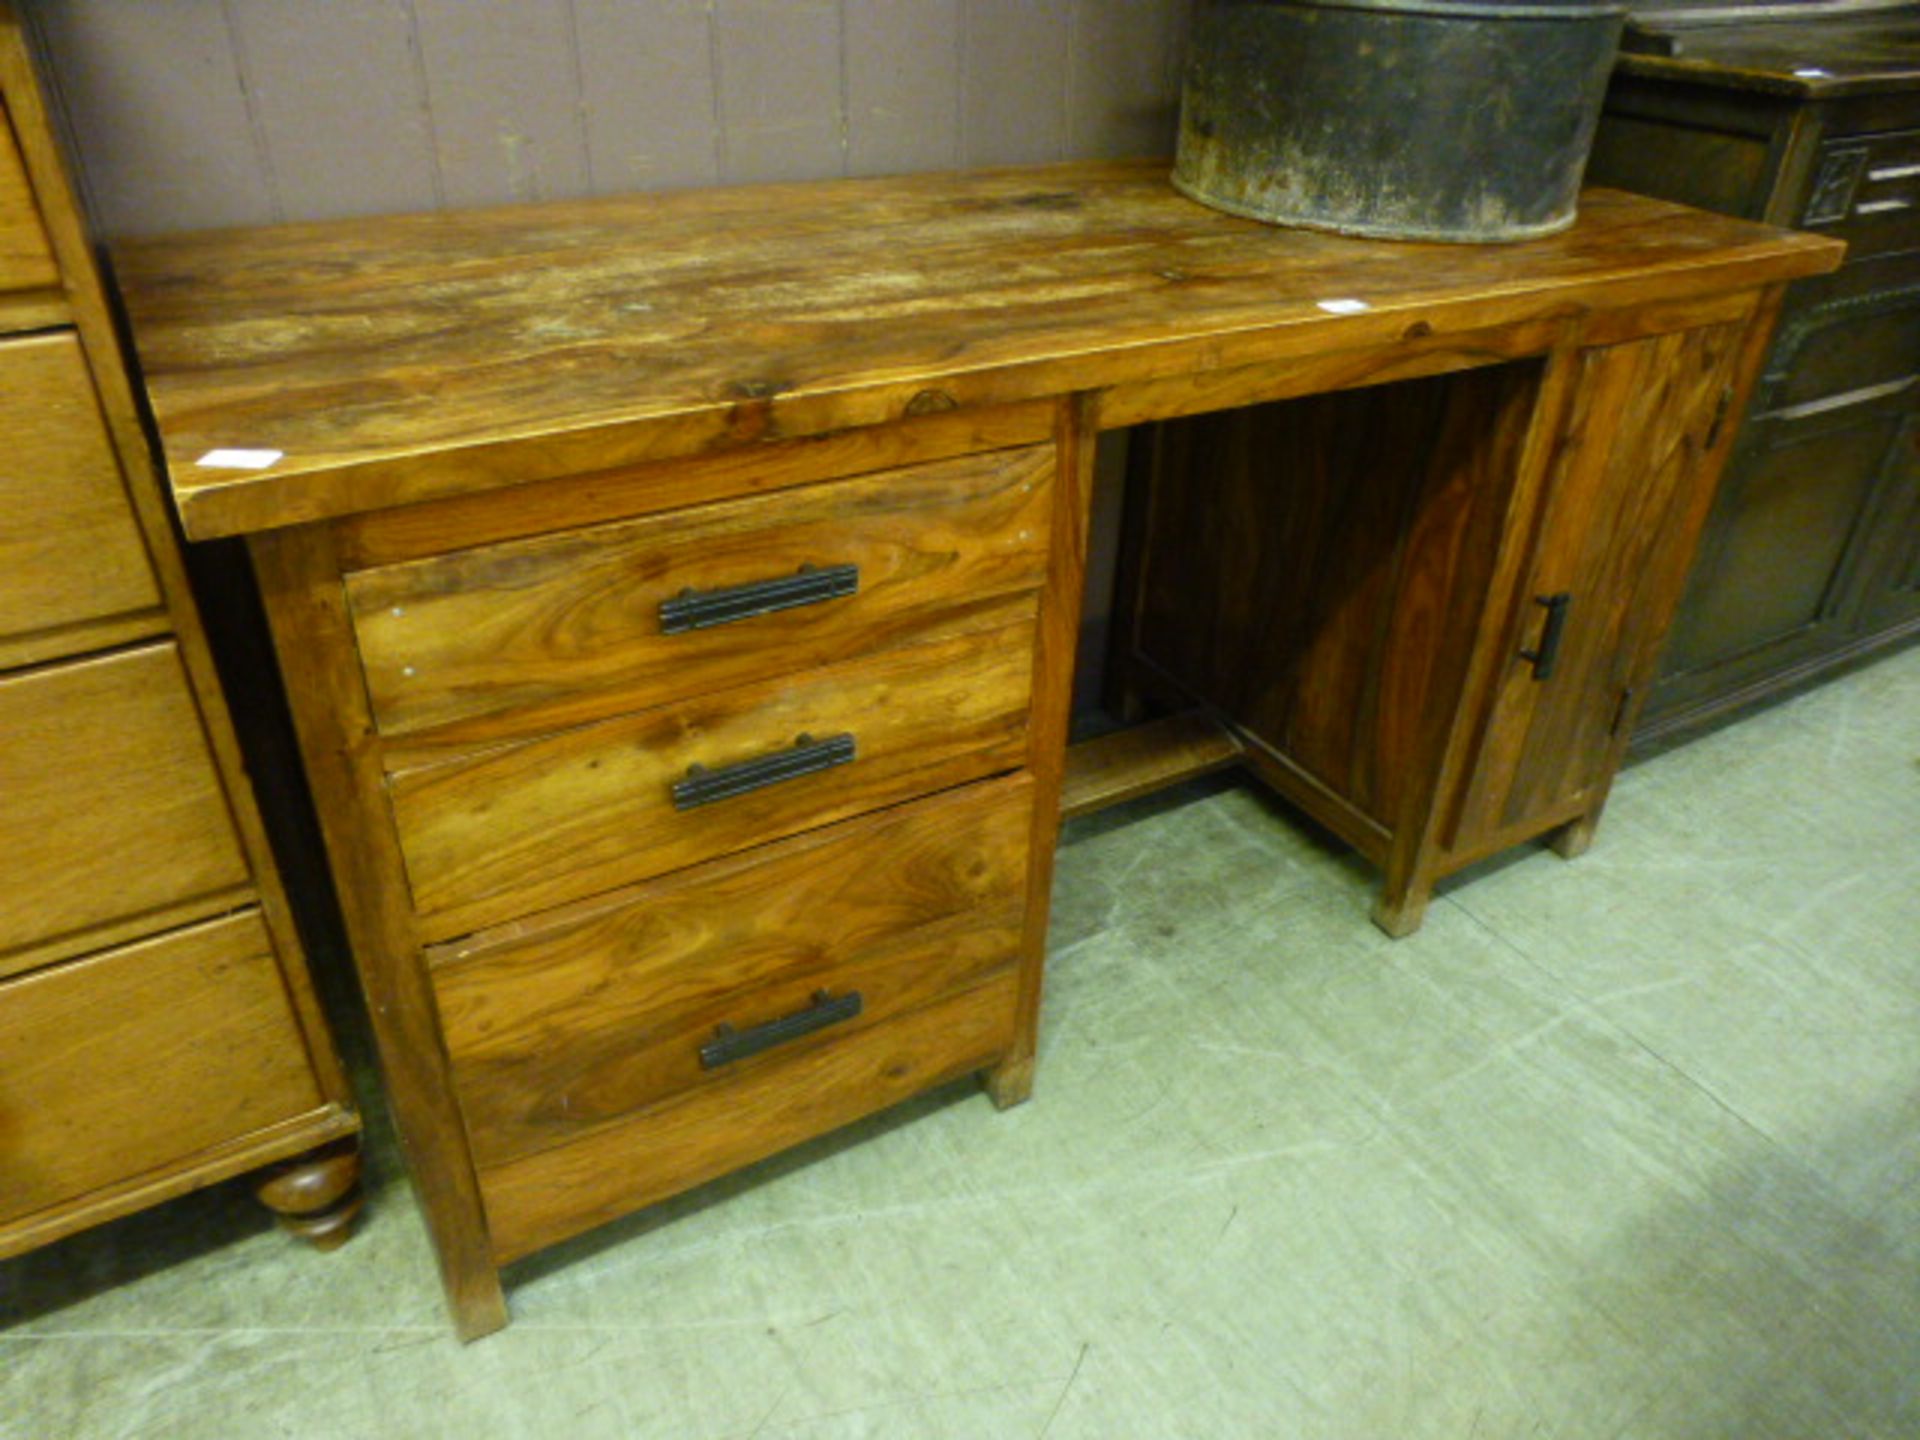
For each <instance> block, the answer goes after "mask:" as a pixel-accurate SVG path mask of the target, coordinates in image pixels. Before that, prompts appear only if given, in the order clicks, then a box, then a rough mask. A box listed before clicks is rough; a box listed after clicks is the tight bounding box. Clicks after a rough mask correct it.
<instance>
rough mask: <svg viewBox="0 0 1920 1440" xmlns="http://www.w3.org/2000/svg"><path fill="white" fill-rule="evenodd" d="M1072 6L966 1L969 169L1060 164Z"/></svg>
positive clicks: (965, 150)
mask: <svg viewBox="0 0 1920 1440" xmlns="http://www.w3.org/2000/svg"><path fill="white" fill-rule="evenodd" d="M1072 22H1073V0H966V10H965V12H964V14H963V17H962V25H963V31H964V33H963V37H962V42H963V50H962V61H961V63H962V65H963V67H964V70H963V74H962V80H961V83H962V85H963V86H964V87H965V90H964V94H963V97H962V101H961V158H962V160H963V161H964V162H965V163H966V164H968V165H1014V164H1022V163H1026V162H1031V161H1044V160H1061V159H1064V158H1066V153H1067V58H1068V53H1069V49H1070V45H1069V40H1070V37H1071V34H1072Z"/></svg>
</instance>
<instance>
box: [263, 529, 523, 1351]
mask: <svg viewBox="0 0 1920 1440" xmlns="http://www.w3.org/2000/svg"><path fill="white" fill-rule="evenodd" d="M249 547H250V550H251V553H252V557H253V568H254V573H255V575H256V576H258V578H259V581H260V596H261V599H262V600H263V601H264V602H265V604H266V610H267V621H268V624H269V625H270V627H271V628H272V631H273V642H274V648H275V650H276V651H277V652H278V654H279V658H280V671H281V678H282V679H283V680H284V682H285V684H286V687H287V699H288V701H289V702H290V704H291V706H292V709H293V721H294V730H295V731H296V733H297V734H298V735H299V739H300V750H301V754H302V757H303V758H304V760H305V762H306V767H307V776H308V779H309V781H310V782H311V785H312V790H313V801H314V808H315V810H316V811H318V813H319V817H320V833H321V838H322V839H323V840H324V841H325V842H326V847H327V857H328V860H329V862H330V864H331V866H332V869H333V878H334V884H335V886H336V888H337V890H338V892H339V895H340V908H341V912H342V916H343V918H344V919H345V921H346V925H347V937H348V939H349V940H350V942H351V943H352V945H353V959H354V965H355V968H356V969H358V970H359V972H360V985H361V988H362V989H363V990H364V991H365V992H366V997H367V1010H368V1014H369V1017H370V1019H371V1020H372V1022H373V1036H374V1040H375V1041H376V1042H377V1043H378V1046H379V1051H380V1066H381V1069H382V1071H383V1072H384V1073H385V1075H386V1081H387V1094H388V1097H389V1099H390V1100H391V1101H392V1105H393V1114H394V1119H395V1120H396V1121H397V1122H398V1123H399V1127H400V1138H401V1140H402V1142H403V1143H404V1144H405V1146H406V1150H407V1158H408V1161H409V1169H410V1170H411V1171H412V1174H413V1181H414V1186H415V1189H416V1191H417V1193H418V1195H419V1197H420V1202H421V1207H422V1208H423V1209H424V1210H425V1211H426V1214H427V1228H428V1230H429V1231H430V1232H431V1233H432V1235H433V1240H434V1246H435V1248H436V1250H437V1251H438V1252H439V1259H440V1278H441V1281H442V1283H443V1284H444V1285H445V1287H446V1294H447V1305H448V1308H449V1309H450V1310H451V1311H452V1312H453V1319H454V1326H455V1328H456V1329H457V1330H458V1332H459V1335H460V1338H461V1339H462V1340H472V1339H476V1338H477V1337H479V1336H481V1335H485V1334H488V1333H490V1332H492V1331H494V1330H498V1329H500V1328H501V1327H502V1326H503V1325H505V1324H506V1323H507V1303H506V1297H505V1294H504V1292H503V1291H502V1290H501V1288H500V1272H499V1270H498V1269H497V1267H496V1266H495V1265H494V1263H493V1252H492V1247H491V1244H490V1242H489V1239H488V1233H487V1220H486V1212H485V1210H484V1209H483V1208H482V1206H481V1201H480V1183H479V1178H478V1176H477V1175H476V1174H475V1171H474V1164H473V1156H472V1155H471V1153H470V1152H469V1151H468V1149H467V1140H466V1125H465V1121H464V1120H463V1119H462V1118H461V1115H460V1111H459V1107H458V1105H457V1104H456V1102H455V1100H454V1094H453V1082H452V1077H451V1075H450V1074H449V1069H448V1062H447V1058H446V1051H445V1048H444V1047H443V1045H442V1044H441V1041H440V1033H439V1028H438V1021H437V1019H436V1011H435V1005H434V998H433V989H432V984H431V982H430V981H429V980H428V978H427V972H426V967H425V966H424V965H423V964H422V963H421V960H420V950H419V945H418V942H417V940H416V937H415V936H414V933H413V922H412V919H411V916H410V913H409V911H408V908H407V901H406V898H405V897H406V894H407V883H406V867H405V863H404V862H403V860H402V858H401V854H400V841H399V838H398V837H397V836H396V835H395V834H394V829H393V820H392V812H391V810H390V809H389V806H388V803H387V792H386V776H385V774H384V773H383V771H382V769H381V765H380V757H379V754H378V751H377V748H376V746H377V742H376V739H375V732H374V724H373V716H372V714H371V712H370V711H369V709H368V703H367V693H366V687H365V684H364V682H363V681H362V679H361V676H360V668H359V662H358V660H357V659H356V657H355V651H354V646H353V622H352V620H351V618H350V617H349V616H348V614H347V604H346V592H345V589H344V587H343V586H342V584H341V580H340V567H339V561H338V558H337V556H336V555H335V552H334V548H333V537H332V535H331V533H330V532H329V531H328V530H327V529H326V527H325V526H324V525H309V526H305V527H302V528H299V529H293V530H273V531H268V532H267V533H265V534H263V535H255V536H253V537H252V538H251V540H250V541H249Z"/></svg>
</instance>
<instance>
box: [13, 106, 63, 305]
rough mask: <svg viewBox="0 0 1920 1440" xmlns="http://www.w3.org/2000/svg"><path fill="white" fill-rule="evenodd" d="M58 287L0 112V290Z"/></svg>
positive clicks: (35, 209) (37, 216)
mask: <svg viewBox="0 0 1920 1440" xmlns="http://www.w3.org/2000/svg"><path fill="white" fill-rule="evenodd" d="M59 284H60V270H59V267H57V266H56V265H55V264H54V262H53V249H52V247H51V246H50V245H48V244H47V232H46V228H45V227H44V226H42V225H41V223H40V208H39V206H38V205H36V204H35V203H34V198H33V188H32V186H31V185H30V184H29V183H28V180H27V172H26V168H25V167H24V166H22V165H21V163H20V151H19V149H18V148H17V146H16V145H15V143H14V137H13V127H12V126H11V125H10V124H9V123H8V117H7V116H6V114H5V113H4V111H0V289H4V290H39V289H51V288H55V287H57V286H58V285H59Z"/></svg>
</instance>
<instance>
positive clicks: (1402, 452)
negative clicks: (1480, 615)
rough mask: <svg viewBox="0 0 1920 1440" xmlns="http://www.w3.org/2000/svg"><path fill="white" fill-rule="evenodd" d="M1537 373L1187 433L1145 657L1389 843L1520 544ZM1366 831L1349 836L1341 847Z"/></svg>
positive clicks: (1139, 618) (1395, 392)
mask: <svg viewBox="0 0 1920 1440" xmlns="http://www.w3.org/2000/svg"><path fill="white" fill-rule="evenodd" d="M1539 379H1540V367H1539V366H1538V365H1537V364H1528V363H1521V364H1510V365H1505V366H1493V367H1488V368H1485V369H1481V370H1473V371H1468V372H1465V373H1463V374H1460V375H1455V376H1451V377H1447V378H1436V379H1426V380H1416V381H1404V382H1401V383H1399V384H1396V385H1391V386H1383V387H1376V388H1371V389H1364V390H1354V391H1345V392H1341V393H1338V394H1334V395H1326V396H1319V397H1314V398H1309V399H1300V400H1292V401H1286V402H1282V403H1280V404H1276V405H1270V406H1261V407H1256V408H1252V409H1245V410H1232V411H1227V412H1224V413H1222V414H1220V415H1215V416H1205V417H1198V418H1195V419H1190V420H1181V421H1177V422H1172V423H1170V424H1168V425H1166V426H1164V427H1163V428H1162V429H1161V430H1160V431H1159V432H1158V433H1157V434H1156V435H1155V436H1154V437H1153V445H1154V450H1153V458H1152V462H1151V470H1152V474H1151V480H1150V486H1151V493H1150V496H1149V497H1148V504H1149V513H1150V515H1151V517H1152V519H1151V521H1150V526H1151V534H1150V538H1149V541H1148V545H1147V549H1146V553H1145V557H1144V561H1143V578H1142V587H1141V591H1140V600H1139V605H1138V611H1137V614H1136V617H1135V619H1134V625H1135V640H1134V653H1135V654H1136V655H1138V656H1139V657H1141V658H1143V659H1145V660H1147V661H1150V662H1151V663H1152V664H1153V665H1155V666H1156V667H1157V668H1158V669H1159V670H1160V672H1161V673H1163V674H1164V675H1166V676H1167V677H1168V678H1170V679H1172V680H1174V681H1175V682H1177V683H1178V684H1179V685H1180V686H1181V688H1182V689H1184V690H1185V691H1186V693H1188V694H1189V695H1191V696H1193V697H1195V698H1196V699H1199V700H1201V701H1203V702H1205V703H1206V704H1208V705H1210V706H1214V707H1216V708H1217V709H1218V710H1219V711H1220V712H1221V713H1223V714H1226V715H1228V716H1230V717H1231V718H1232V719H1233V720H1234V722H1235V724H1236V725H1238V726H1239V727H1240V728H1241V729H1243V730H1244V731H1245V732H1246V733H1247V734H1248V735H1249V736H1251V737H1252V738H1253V739H1255V740H1257V741H1259V742H1261V743H1262V744H1264V745H1265V746H1266V747H1267V748H1269V749H1271V750H1273V751H1276V752H1278V753H1280V754H1284V755H1285V756H1287V757H1288V759H1289V760H1290V762H1291V763H1292V765H1293V766H1294V767H1296V768H1297V769H1298V770H1300V771H1301V772H1303V773H1304V774H1305V775H1308V776H1311V777H1312V778H1313V780H1314V781H1316V782H1317V784H1318V787H1319V788H1318V789H1317V790H1315V791H1314V792H1312V793H1306V792H1300V793H1297V794H1296V796H1295V798H1296V799H1297V800H1299V801H1300V802H1301V803H1303V804H1305V805H1307V806H1308V807H1309V808H1310V809H1314V810H1315V811H1316V813H1321V814H1322V816H1323V818H1325V819H1327V823H1335V821H1334V820H1333V819H1332V818H1331V817H1328V816H1326V815H1325V813H1324V811H1323V810H1322V809H1321V807H1320V805H1319V799H1320V797H1322V796H1338V797H1340V799H1341V803H1343V804H1346V805H1349V806H1352V807H1353V808H1354V809H1356V810H1357V811H1358V812H1359V813H1360V815H1361V816H1362V817H1364V818H1365V819H1366V820H1367V821H1370V822H1372V824H1373V825H1374V826H1377V827H1380V828H1383V829H1389V830H1390V829H1392V828H1393V827H1395V826H1396V825H1398V824H1399V823H1400V822H1401V817H1402V814H1403V812H1404V807H1405V803H1406V800H1407V796H1408V788H1407V787H1408V783H1409V781H1410V780H1411V779H1412V778H1413V777H1414V776H1416V775H1419V774H1421V773H1424V772H1425V771H1427V770H1429V769H1431V767H1432V766H1433V765H1434V764H1435V763H1437V760H1436V757H1434V756H1433V755H1431V754H1430V753H1424V752H1425V751H1426V750H1428V749H1430V748H1431V747H1430V746H1428V745H1427V744H1426V736H1427V731H1426V727H1425V716H1426V714H1427V710H1428V707H1429V706H1430V705H1435V704H1438V705H1450V704H1451V703H1453V697H1454V696H1456V695H1457V694H1458V692H1459V688H1460V685H1461V672H1462V670H1463V668H1464V666H1465V660H1466V654H1467V650H1468V648H1469V646H1470V645H1471V643H1472V638H1473V621H1474V617H1475V613H1476V612H1475V610H1474V608H1473V604H1472V603H1471V602H1472V600H1473V598H1474V597H1476V596H1477V595H1478V594H1479V593H1480V591H1481V590H1482V589H1483V588H1484V586H1485V584H1486V570H1487V567H1488V566H1489V565H1490V564H1491V562H1492V558H1493V555H1494V553H1495V548H1496V543H1497V540H1498V537H1499V535H1500V533H1501V531H1502V528H1503V527H1504V525H1505V524H1506V516H1507V497H1508V494H1509V492H1510V490H1511V486H1512V482H1513V477H1514V475H1515V473H1516V472H1517V469H1518V463H1519V450H1520V446H1521V444H1522V442H1523V440H1524V438H1525V436H1526V433H1527V428H1528V425H1529V422H1530V419H1531V416H1532V411H1533V405H1534V401H1535V398H1536V394H1537V391H1538V387H1539ZM1352 828H1353V827H1350V826H1343V827H1342V833H1348V832H1349V831H1350V830H1352Z"/></svg>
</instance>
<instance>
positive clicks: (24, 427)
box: [0, 331, 167, 668]
mask: <svg viewBox="0 0 1920 1440" xmlns="http://www.w3.org/2000/svg"><path fill="white" fill-rule="evenodd" d="M0 433H4V434H5V436H6V447H5V451H4V453H0V515H4V517H5V523H4V524H0V668H5V667H6V666H7V665H9V664H21V663H27V662H31V661H37V660H42V659H50V658H53V657H54V656H57V655H61V654H72V653H75V652H77V651H80V650H84V649H89V648H92V647H94V646H96V645H99V644H101V643H103V638H104V641H105V643H114V642H115V641H118V640H121V639H122V638H124V632H125V628H126V627H127V626H129V625H131V626H132V628H133V630H134V632H135V633H138V632H139V630H141V629H142V628H144V629H145V630H147V631H148V632H149V633H151V632H153V631H155V630H158V629H162V628H164V627H165V625H166V623H167V622H166V619H165V617H164V614H163V612H162V609H161V600H160V588H159V586H158V585H157V584H155V582H154V576H153V567H152V565H150V564H149V563H148V561H147V551H146V546H145V545H144V544H143V543H142V541H141V538H140V528H139V526H138V524H137V523H136V522H135V520H134V513H133V507H132V505H131V504H130V503H129V502H128V499H127V492H126V489H125V487H124V486H123V485H122V484H121V480H120V464H119V462H118V461H117V460H116V459H115V458H114V453H113V445H112V442H111V441H110V439H109V438H108V435H107V430H106V424H105V422H104V421H103V420H102V419H101V416H100V407H99V404H98V402H97V401H96V400H95V399H94V393H93V381H92V380H91V379H90V378H89V376H88V374H87V362H86V357H85V356H84V355H83V354H82V353H81V350H80V345H79V342H78V341H77V340H76V339H75V338H74V336H73V333H72V332H71V331H60V332H57V333H55V334H51V335H33V336H27V337H23V338H20V339H14V340H7V341H4V342H0Z"/></svg>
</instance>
